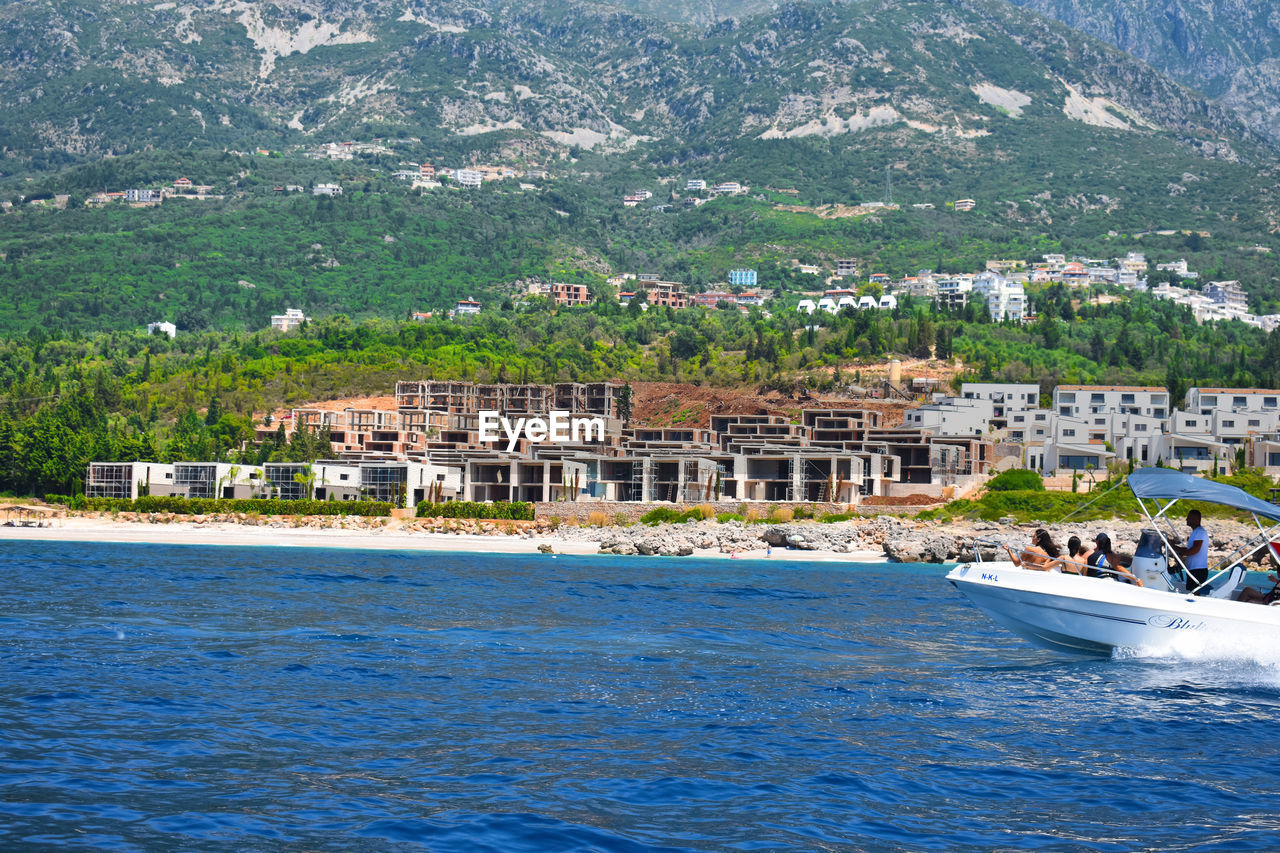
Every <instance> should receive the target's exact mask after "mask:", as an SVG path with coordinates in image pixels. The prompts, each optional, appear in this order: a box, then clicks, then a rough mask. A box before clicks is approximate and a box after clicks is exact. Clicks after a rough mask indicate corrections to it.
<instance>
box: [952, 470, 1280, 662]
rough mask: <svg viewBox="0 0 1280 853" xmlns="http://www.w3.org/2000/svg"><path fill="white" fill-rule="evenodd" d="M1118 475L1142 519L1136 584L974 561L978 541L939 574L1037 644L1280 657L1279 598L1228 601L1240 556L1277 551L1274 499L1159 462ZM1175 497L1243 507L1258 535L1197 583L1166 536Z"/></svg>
mask: <svg viewBox="0 0 1280 853" xmlns="http://www.w3.org/2000/svg"><path fill="white" fill-rule="evenodd" d="M1126 482H1127V485H1128V486H1129V488H1130V490H1132V492H1133V495H1134V497H1135V498H1137V501H1138V505H1139V507H1141V509H1142V513H1143V515H1144V516H1145V517H1146V520H1147V521H1148V522H1149V523H1150V525H1151V526H1150V527H1149V528H1148V527H1144V529H1143V531H1142V535H1141V537H1140V539H1139V542H1138V546H1137V548H1136V549H1135V552H1134V558H1133V565H1132V566H1130V571H1131V572H1132V574H1133V575H1135V576H1137V578H1138V579H1140V580H1141V581H1142V585H1141V586H1138V585H1136V584H1133V583H1132V582H1131V581H1130V579H1129V578H1128V577H1124V576H1122V573H1120V572H1116V571H1109V570H1105V569H1104V570H1103V576H1102V577H1087V576H1084V575H1083V574H1075V573H1072V572H1071V571H1070V569H1073V568H1076V567H1075V566H1074V565H1068V566H1066V568H1068V571H1066V572H1063V571H1054V570H1048V571H1045V570H1037V569H1028V568H1022V567H1020V566H1018V565H1016V564H1015V563H1014V562H1012V561H1009V562H1005V561H994V560H984V559H982V557H983V554H982V551H983V550H984V549H983V547H982V543H981V542H976V543H975V547H974V555H975V559H974V561H973V562H970V563H964V564H961V565H959V566H957V567H956V568H955V569H953V570H952V571H951V572H950V573H949V574H948V575H947V580H948V581H950V582H951V584H952V585H953V586H954V587H955V588H956V589H958V590H960V592H962V593H964V595H965V596H966V597H968V598H969V600H970V601H972V602H973V603H974V604H975V605H977V607H978V608H979V609H980V610H982V611H983V612H985V613H986V614H987V615H989V616H990V617H991V618H992V619H994V620H995V621H996V622H998V623H999V624H1000V625H1003V626H1004V627H1005V628H1008V629H1009V630H1010V631H1012V632H1013V633H1015V634H1017V635H1018V636H1020V637H1023V638H1024V639H1026V640H1028V641H1030V642H1032V643H1034V644H1036V645H1038V646H1042V647H1044V648H1049V649H1055V650H1060V651H1067V652H1075V653H1080V654H1094V655H1110V654H1113V653H1116V652H1118V651H1123V652H1131V653H1134V654H1136V655H1139V656H1142V655H1146V654H1157V655H1158V654H1167V653H1174V654H1179V653H1181V654H1187V655H1205V654H1208V655H1214V654H1231V653H1233V652H1238V651H1240V650H1241V649H1250V650H1253V651H1255V652H1258V651H1261V652H1263V653H1264V654H1269V655H1270V654H1274V655H1275V656H1276V657H1278V658H1280V607H1273V606H1266V605H1262V604H1255V603H1250V602H1245V601H1237V600H1236V597H1237V595H1238V594H1239V591H1240V588H1241V587H1242V586H1243V585H1244V579H1245V569H1244V566H1243V561H1244V560H1245V559H1246V558H1248V557H1250V556H1252V555H1254V554H1256V553H1257V552H1259V551H1261V550H1263V549H1269V553H1270V554H1271V555H1272V556H1273V557H1276V558H1277V559H1278V560H1280V542H1276V541H1274V540H1275V539H1276V536H1277V534H1278V533H1280V506H1277V505H1276V504H1272V503H1268V502H1266V501H1264V500H1261V499H1260V498H1256V497H1254V496H1253V495H1250V494H1249V493H1248V492H1246V491H1244V490H1243V489H1238V488H1236V487H1235V486H1230V485H1227V484H1225V483H1215V482H1213V481H1211V480H1205V479H1203V478H1200V477H1194V476H1192V475H1190V474H1185V473H1182V472H1180V471H1174V470H1171V469H1167V468H1139V469H1138V470H1136V471H1134V472H1133V473H1131V474H1130V475H1129V476H1128V478H1127V481H1126ZM1180 501H1195V502H1198V503H1213V504H1218V505H1221V506H1226V507H1230V508H1232V509H1235V510H1238V511H1240V512H1242V513H1248V514H1249V515H1250V516H1252V518H1253V521H1254V524H1255V525H1256V526H1257V528H1258V535H1257V536H1255V537H1254V538H1252V539H1251V540H1250V541H1249V542H1248V543H1246V544H1245V545H1243V546H1242V547H1240V548H1238V549H1236V551H1235V552H1233V553H1232V554H1228V555H1227V556H1226V557H1225V558H1224V559H1223V560H1222V561H1220V562H1219V563H1218V564H1217V565H1216V566H1213V567H1211V568H1210V571H1209V576H1208V579H1207V580H1205V581H1203V582H1200V581H1199V580H1197V579H1196V578H1195V577H1193V575H1192V574H1191V573H1190V572H1188V571H1187V570H1186V566H1185V564H1184V563H1183V561H1182V559H1181V558H1180V557H1179V556H1178V553H1177V552H1176V551H1175V550H1174V548H1173V545H1172V542H1173V541H1176V540H1177V536H1176V534H1175V533H1174V531H1173V524H1172V521H1171V520H1170V519H1171V516H1170V510H1171V509H1173V507H1174V506H1175V505H1176V504H1178V502H1180ZM1264 520H1265V521H1266V522H1268V523H1269V524H1270V525H1271V526H1270V527H1268V526H1267V525H1266V524H1264ZM1164 528H1167V530H1168V532H1167V534H1166V531H1165V529H1164ZM987 552H988V554H990V553H992V550H991V549H990V548H988V549H987ZM1068 562H1069V561H1068ZM1124 574H1127V573H1124Z"/></svg>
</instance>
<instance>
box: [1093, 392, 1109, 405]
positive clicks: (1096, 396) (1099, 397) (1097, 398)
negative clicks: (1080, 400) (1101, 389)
mask: <svg viewBox="0 0 1280 853" xmlns="http://www.w3.org/2000/svg"><path fill="white" fill-rule="evenodd" d="M1106 401H1107V398H1106V396H1105V395H1103V394H1094V395H1092V396H1090V397H1089V402H1090V403H1091V404H1094V405H1097V404H1099V403H1105V402H1106Z"/></svg>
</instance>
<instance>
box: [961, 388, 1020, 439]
mask: <svg viewBox="0 0 1280 853" xmlns="http://www.w3.org/2000/svg"><path fill="white" fill-rule="evenodd" d="M960 396H961V397H963V398H964V399H966V400H990V401H991V404H992V413H991V419H992V420H991V425H992V426H993V427H995V428H996V429H1005V428H1006V427H1008V425H1009V418H1010V416H1011V415H1012V414H1013V413H1014V412H1022V411H1026V410H1028V409H1039V408H1040V386H1039V385H1036V384H1034V383H1020V382H965V383H962V384H961V385H960ZM1024 423H1025V422H1024Z"/></svg>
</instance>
